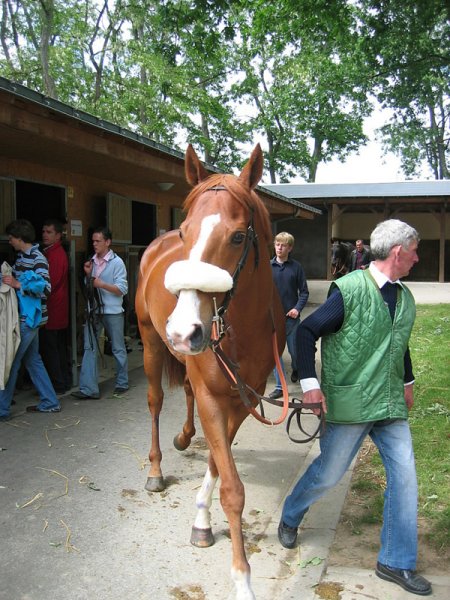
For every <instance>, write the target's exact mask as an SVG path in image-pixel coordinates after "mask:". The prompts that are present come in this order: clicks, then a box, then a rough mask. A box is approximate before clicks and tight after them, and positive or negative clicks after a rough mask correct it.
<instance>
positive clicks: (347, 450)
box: [282, 419, 418, 569]
mask: <svg viewBox="0 0 450 600" xmlns="http://www.w3.org/2000/svg"><path fill="white" fill-rule="evenodd" d="M366 435H369V436H370V437H371V439H372V440H373V442H374V443H375V445H376V446H377V448H378V451H379V453H380V456H381V459H382V461H383V464H384V468H385V471H386V491H385V493H384V510H383V526H382V529H381V548H380V552H379V554H378V560H379V562H380V563H382V564H383V565H388V566H389V567H393V568H397V569H415V568H416V559H417V501H418V500H417V478H416V468H415V463H414V453H413V447H412V440H411V433H410V430H409V425H408V422H407V421H405V420H400V419H399V420H394V421H393V420H386V421H375V422H371V423H356V424H351V425H342V424H337V423H327V425H326V430H325V434H324V435H323V437H322V438H321V440H320V449H321V453H320V455H319V456H318V457H317V458H316V459H315V460H314V461H313V462H312V463H311V465H310V466H309V467H308V469H307V470H306V472H305V473H304V475H303V476H302V477H301V478H300V479H299V481H298V482H297V484H296V485H295V487H294V489H293V490H292V492H291V494H290V495H289V496H288V497H287V498H286V501H285V503H284V507H283V514H282V519H283V521H284V522H285V524H286V525H289V526H290V527H298V525H299V524H300V522H301V520H302V518H303V516H304V515H305V513H306V512H307V510H308V509H309V507H310V506H311V505H312V504H313V503H314V502H315V501H316V500H318V499H319V498H320V497H321V496H323V495H324V494H325V492H327V491H328V490H329V489H330V488H331V487H333V486H334V485H336V484H337V483H338V482H339V480H340V479H341V478H342V476H343V475H344V473H345V472H346V470H347V469H348V468H349V466H350V464H351V462H352V460H353V458H354V457H355V456H356V454H357V452H358V450H359V448H360V446H361V444H362V442H363V440H364V438H365V437H366Z"/></svg>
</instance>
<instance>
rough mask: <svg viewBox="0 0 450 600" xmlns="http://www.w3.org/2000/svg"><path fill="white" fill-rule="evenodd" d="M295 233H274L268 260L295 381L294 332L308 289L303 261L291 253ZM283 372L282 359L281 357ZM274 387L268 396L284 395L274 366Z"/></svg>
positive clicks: (296, 370)
mask: <svg viewBox="0 0 450 600" xmlns="http://www.w3.org/2000/svg"><path fill="white" fill-rule="evenodd" d="M294 243H295V240H294V236H293V235H291V234H290V233H287V232H286V231H282V232H281V233H278V234H277V235H276V236H275V239H274V247H275V256H274V257H273V259H272V260H271V265H272V276H273V280H274V283H275V286H276V288H277V290H278V293H279V294H280V298H281V303H282V305H283V309H284V312H285V315H286V343H287V347H288V351H289V354H290V356H291V367H292V373H291V381H292V382H295V381H298V364H297V350H296V347H295V335H296V332H297V327H298V325H299V323H300V313H301V311H302V310H303V308H304V307H305V305H306V303H307V301H308V297H309V290H308V284H307V283H306V277H305V272H304V270H303V267H302V265H301V264H300V263H299V262H298V261H296V260H294V259H293V258H291V257H290V253H291V251H292V249H293V247H294ZM280 362H281V366H282V368H283V372H284V365H283V360H282V358H281V357H280ZM274 375H275V382H276V383H275V389H274V390H273V391H272V392H271V393H270V394H269V398H272V399H273V400H276V399H277V398H281V397H282V396H283V391H282V389H281V381H280V376H279V374H278V371H277V369H275V370H274Z"/></svg>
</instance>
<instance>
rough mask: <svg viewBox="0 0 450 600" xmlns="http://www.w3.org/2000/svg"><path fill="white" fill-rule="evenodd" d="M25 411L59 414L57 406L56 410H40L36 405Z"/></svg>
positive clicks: (59, 409)
mask: <svg viewBox="0 0 450 600" xmlns="http://www.w3.org/2000/svg"><path fill="white" fill-rule="evenodd" d="M26 411H27V412H29V413H56V412H61V407H60V406H59V407H58V408H47V409H44V410H42V409H40V408H38V407H37V405H36V404H33V405H32V406H27V408H26Z"/></svg>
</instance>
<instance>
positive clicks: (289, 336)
mask: <svg viewBox="0 0 450 600" xmlns="http://www.w3.org/2000/svg"><path fill="white" fill-rule="evenodd" d="M299 325H300V319H291V318H290V317H288V318H287V319H286V344H287V347H288V351H289V354H290V356H291V367H292V370H293V371H298V368H297V348H296V345H295V337H296V335H295V334H296V331H297V328H298V326H299ZM280 362H281V368H282V369H283V373H284V377H285V378H286V371H285V369H284V363H283V359H282V358H281V356H280ZM273 374H274V377H275V388H276V389H278V390H281V380H280V376H279V375H278V371H277V370H276V368H275V369H274V370H273Z"/></svg>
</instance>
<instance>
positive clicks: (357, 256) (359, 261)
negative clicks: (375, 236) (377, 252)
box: [349, 240, 371, 271]
mask: <svg viewBox="0 0 450 600" xmlns="http://www.w3.org/2000/svg"><path fill="white" fill-rule="evenodd" d="M355 246H356V248H355V249H354V250H352V252H351V254H350V268H349V271H356V270H357V269H367V267H368V266H369V264H370V260H371V257H370V251H369V250H368V249H367V248H366V247H365V246H364V242H363V240H356V242H355Z"/></svg>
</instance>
